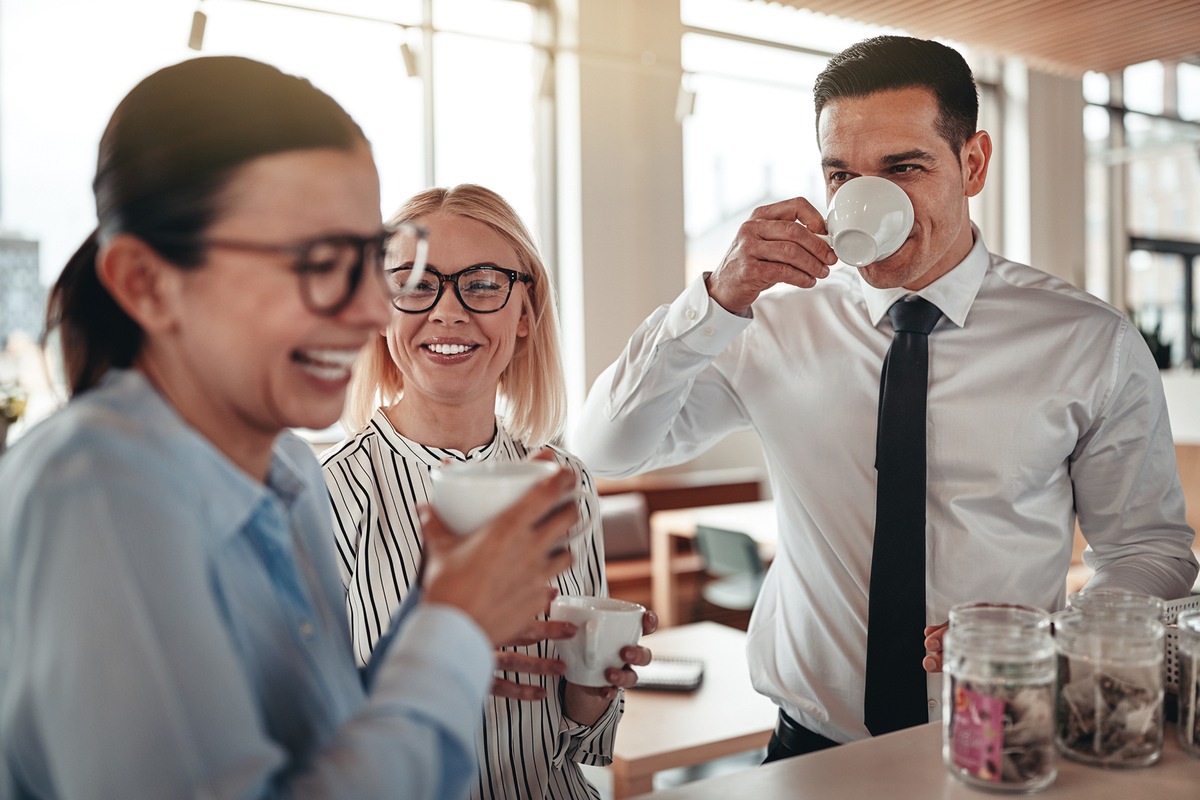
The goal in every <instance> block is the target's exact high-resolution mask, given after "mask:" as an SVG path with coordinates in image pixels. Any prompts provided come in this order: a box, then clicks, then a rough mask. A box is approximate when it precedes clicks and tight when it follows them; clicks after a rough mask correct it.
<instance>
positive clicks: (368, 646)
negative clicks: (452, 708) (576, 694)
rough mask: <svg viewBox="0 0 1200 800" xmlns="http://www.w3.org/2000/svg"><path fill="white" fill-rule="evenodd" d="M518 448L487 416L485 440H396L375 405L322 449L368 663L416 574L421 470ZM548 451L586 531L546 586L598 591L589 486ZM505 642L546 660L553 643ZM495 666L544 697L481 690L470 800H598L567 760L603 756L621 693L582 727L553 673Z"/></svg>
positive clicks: (357, 636)
mask: <svg viewBox="0 0 1200 800" xmlns="http://www.w3.org/2000/svg"><path fill="white" fill-rule="evenodd" d="M526 453H527V448H526V447H525V445H524V444H523V443H522V442H519V441H517V440H515V439H514V438H512V437H511V436H510V435H509V434H508V432H507V431H506V430H505V429H504V426H503V423H502V422H500V421H499V420H497V424H496V436H495V438H493V440H492V441H491V442H490V443H488V444H486V445H484V446H482V447H478V448H475V449H474V450H472V451H471V452H469V453H466V454H463V453H461V452H459V451H456V450H443V449H439V448H434V447H426V446H425V445H422V444H418V443H417V442H414V441H412V440H411V439H407V438H405V437H404V436H401V435H400V434H399V433H398V432H397V431H396V429H395V428H393V427H392V424H391V422H390V421H389V420H388V418H387V417H386V416H385V415H384V413H383V411H382V410H377V411H376V412H375V414H374V416H373V417H372V418H371V420H370V422H368V423H367V426H366V427H365V428H364V429H363V430H361V431H359V432H358V433H357V434H356V435H354V436H352V437H351V438H349V439H347V440H345V441H343V442H341V443H340V444H338V445H335V446H334V447H332V448H330V449H329V450H327V451H326V452H325V453H324V454H322V456H321V464H322V466H323V468H324V472H325V482H326V485H327V487H328V489H329V495H330V498H331V499H332V501H333V509H334V531H333V535H334V540H335V542H336V545H337V553H338V566H339V569H340V571H341V577H342V583H343V585H344V586H345V587H346V605H347V609H348V613H349V616H350V629H351V635H352V637H353V640H354V651H355V654H356V657H357V658H358V661H359V663H360V664H364V665H365V664H366V663H367V662H368V661H369V660H370V658H371V650H372V648H373V647H374V645H375V642H376V640H377V639H379V637H380V636H381V635H382V634H383V633H384V632H386V631H387V629H388V621H389V619H390V617H391V614H392V611H394V610H395V609H396V607H397V606H398V605H399V604H400V602H401V601H402V600H403V599H404V598H405V597H406V596H407V595H408V593H409V591H410V590H411V589H412V588H413V583H414V582H415V581H416V579H417V570H418V568H419V566H420V562H421V533H420V522H419V521H418V518H417V505H418V504H420V503H427V502H428V501H429V493H430V479H429V474H430V472H431V470H433V469H434V468H436V467H438V466H439V465H440V464H441V463H443V460H445V459H451V460H456V461H464V460H481V461H488V460H492V459H495V460H500V461H515V460H520V459H523V458H525V456H526ZM554 453H555V457H556V460H557V461H558V463H559V464H562V465H564V466H566V467H568V468H570V469H571V470H572V471H573V472H574V473H575V474H576V476H577V478H578V487H579V489H580V501H579V516H580V520H579V523H578V526H579V527H580V528H585V529H586V530H587V532H586V533H585V534H584V535H582V536H579V537H578V538H576V539H574V540H573V541H572V543H571V545H570V547H571V550H572V552H573V553H574V556H575V561H574V563H573V564H572V566H571V568H570V569H569V570H567V571H565V572H563V573H562V574H560V575H559V576H558V577H557V578H555V580H554V585H555V586H556V587H557V588H558V591H559V593H560V594H564V595H606V594H607V593H608V586H607V583H606V582H605V578H604V540H603V537H602V536H601V532H600V515H599V504H598V501H597V497H596V488H595V485H594V484H593V482H592V477H591V475H590V474H589V473H588V472H587V470H586V469H585V468H584V466H583V464H582V462H580V461H579V459H577V458H575V457H574V456H571V455H570V454H568V453H565V452H563V451H561V450H557V449H555V450H554ZM577 530H578V529H577ZM572 532H573V533H574V532H575V531H572ZM508 649H510V650H512V651H514V652H518V653H526V654H528V655H532V656H538V657H550V658H554V657H557V655H556V650H555V645H554V643H553V642H545V641H543V642H538V643H537V644H534V645H530V646H527V647H512V648H508ZM498 674H499V676H501V677H504V678H506V679H508V680H512V681H520V682H522V683H527V684H529V683H534V684H539V685H541V686H543V687H544V688H545V689H546V698H545V699H544V700H541V701H538V702H529V701H521V700H511V699H507V698H501V697H494V696H490V697H488V699H487V701H486V702H485V707H484V713H483V726H482V729H481V730H479V732H478V735H477V737H476V752H477V756H478V759H479V776H478V780H476V781H474V782H473V784H472V791H471V796H472V798H481V799H482V798H503V799H504V800H509V798H572V799H574V798H580V799H582V798H598V797H599V794H598V793H597V791H596V790H595V788H594V787H592V786H591V784H589V783H588V781H587V779H586V778H585V777H584V776H583V772H582V770H580V769H579V764H580V763H582V764H594V765H604V764H608V763H609V762H610V761H611V760H612V748H613V740H614V738H615V736H616V729H617V722H618V721H619V720H620V717H621V713H622V710H623V703H624V700H623V698H622V697H621V696H620V695H618V697H617V699H616V700H614V701H613V703H612V705H611V706H610V707H609V709H608V710H607V711H606V712H605V713H604V714H603V715H602V716H601V718H600V719H599V720H597V721H596V723H595V724H594V725H592V726H588V727H585V726H582V725H578V724H576V723H575V722H573V721H571V720H570V719H568V718H567V717H566V715H565V714H564V712H563V708H562V698H561V694H560V691H559V690H560V687H559V686H558V685H557V684H558V679H557V678H555V677H553V676H546V675H525V674H517V673H498Z"/></svg>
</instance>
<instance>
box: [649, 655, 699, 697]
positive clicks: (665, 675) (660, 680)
mask: <svg viewBox="0 0 1200 800" xmlns="http://www.w3.org/2000/svg"><path fill="white" fill-rule="evenodd" d="M634 669H635V670H636V671H637V675H638V682H637V683H636V684H634V687H633V688H635V689H650V690H655V691H663V690H666V691H677V692H690V691H694V690H695V689H698V688H699V687H700V683H701V681H703V680H704V662H703V661H701V660H700V659H698V658H682V657H674V656H655V657H654V660H653V661H651V662H650V663H649V664H647V665H646V666H644V667H634Z"/></svg>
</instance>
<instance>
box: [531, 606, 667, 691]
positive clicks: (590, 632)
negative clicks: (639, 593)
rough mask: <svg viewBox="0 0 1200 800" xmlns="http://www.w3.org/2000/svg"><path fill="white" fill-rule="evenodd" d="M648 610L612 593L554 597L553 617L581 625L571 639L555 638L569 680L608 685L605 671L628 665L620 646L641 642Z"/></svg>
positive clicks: (582, 684)
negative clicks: (612, 595)
mask: <svg viewBox="0 0 1200 800" xmlns="http://www.w3.org/2000/svg"><path fill="white" fill-rule="evenodd" d="M645 613H646V609H645V607H644V606H640V605H638V604H637V603H630V602H628V601H626V600H615V599H613V598H611V597H586V596H583V597H581V596H572V595H563V596H561V597H556V598H554V602H553V603H551V604H550V619H561V620H566V621H567V622H573V623H575V625H576V626H578V628H579V632H578V633H576V634H575V635H574V636H573V637H571V638H570V639H560V640H558V641H557V642H555V644H556V645H557V646H558V655H559V656H560V657H561V658H562V660H563V661H565V662H566V664H567V675H566V677H567V680H568V681H570V682H571V683H574V684H577V685H579V686H608V685H609V683H608V681H607V680H605V678H604V671H605V670H606V669H608V668H609V667H613V668H615V669H620V668H622V667H624V666H625V662H624V661H622V660H621V648H623V647H625V646H627V645H634V644H637V643H638V639H640V638H641V636H642V615H643V614H645Z"/></svg>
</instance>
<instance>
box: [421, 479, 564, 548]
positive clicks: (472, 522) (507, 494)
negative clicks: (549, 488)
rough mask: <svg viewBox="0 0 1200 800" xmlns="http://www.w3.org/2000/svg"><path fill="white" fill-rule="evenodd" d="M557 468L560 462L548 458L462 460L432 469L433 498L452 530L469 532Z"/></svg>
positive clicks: (438, 513)
mask: <svg viewBox="0 0 1200 800" xmlns="http://www.w3.org/2000/svg"><path fill="white" fill-rule="evenodd" d="M557 471H558V465H557V464H554V463H552V462H549V461H459V462H455V463H453V464H447V465H445V466H442V467H439V468H438V469H435V470H434V471H433V472H432V473H430V478H431V479H432V481H433V492H432V495H431V497H430V500H431V502H432V504H433V510H434V511H436V512H437V515H438V516H439V517H441V518H442V521H443V522H445V523H446V525H447V526H448V527H449V528H450V530H452V531H454V532H455V533H457V534H460V535H462V534H467V533H471V532H473V531H476V530H478V529H479V528H481V527H482V526H483V525H485V524H486V523H487V522H488V521H490V520H491V519H492V518H493V517H495V516H497V515H498V514H500V512H502V511H504V510H505V509H507V508H508V507H510V506H512V505H513V504H514V503H516V502H517V501H518V500H520V499H521V497H522V496H524V494H525V493H526V492H528V491H529V490H530V489H532V488H533V486H534V484H536V483H538V482H539V481H542V480H544V479H546V478H548V477H550V476H551V475H553V474H554V473H555V472H557Z"/></svg>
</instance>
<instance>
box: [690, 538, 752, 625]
mask: <svg viewBox="0 0 1200 800" xmlns="http://www.w3.org/2000/svg"><path fill="white" fill-rule="evenodd" d="M696 546H697V547H698V549H699V550H700V558H701V559H702V560H703V562H704V571H705V572H707V573H708V574H709V575H712V576H713V577H715V578H716V580H713V581H709V582H708V583H706V584H705V586H704V588H702V589H701V590H700V594H701V596H702V597H703V598H704V599H705V600H707V601H708V602H709V603H712V604H713V605H715V606H720V607H722V608H728V609H733V610H737V611H748V610H749V609H751V608H753V607H754V601H755V600H757V599H758V590H759V589H760V588H761V587H762V582H763V576H764V575H765V574H766V569H765V568H764V567H763V562H762V558H761V557H760V556H759V554H758V544H757V543H756V542H755V541H754V540H753V539H751V538H750V536H749V535H747V534H745V533H742V532H741V531H729V530H725V529H723V528H712V527H709V526H707V525H697V526H696Z"/></svg>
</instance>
